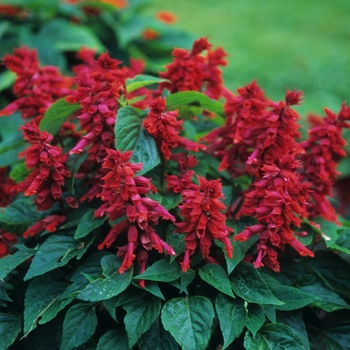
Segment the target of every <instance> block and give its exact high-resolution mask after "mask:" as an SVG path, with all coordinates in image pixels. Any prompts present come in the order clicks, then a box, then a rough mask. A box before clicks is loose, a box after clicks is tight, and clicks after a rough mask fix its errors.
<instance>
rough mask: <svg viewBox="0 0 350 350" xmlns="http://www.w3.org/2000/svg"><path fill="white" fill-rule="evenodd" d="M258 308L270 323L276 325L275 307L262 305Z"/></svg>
mask: <svg viewBox="0 0 350 350" xmlns="http://www.w3.org/2000/svg"><path fill="white" fill-rule="evenodd" d="M260 307H261V309H262V310H263V312H264V314H265V316H266V317H267V319H268V320H269V321H270V322H272V323H276V306H272V305H264V304H262V305H260Z"/></svg>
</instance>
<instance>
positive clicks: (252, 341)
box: [244, 323, 305, 350]
mask: <svg viewBox="0 0 350 350" xmlns="http://www.w3.org/2000/svg"><path fill="white" fill-rule="evenodd" d="M244 347H245V348H246V349H249V350H279V349H288V350H305V348H304V346H303V343H302V341H301V339H300V337H299V336H298V334H297V333H296V332H295V331H294V329H292V328H290V327H288V326H286V325H284V324H281V323H269V324H266V325H265V326H263V327H262V328H261V329H260V331H259V332H258V334H257V335H256V336H255V337H253V336H252V334H251V333H250V332H247V333H246V335H245V338H244Z"/></svg>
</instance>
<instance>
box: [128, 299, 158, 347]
mask: <svg viewBox="0 0 350 350" xmlns="http://www.w3.org/2000/svg"><path fill="white" fill-rule="evenodd" d="M123 308H124V309H125V311H126V316H125V318H124V323H125V330H126V332H127V334H128V339H129V347H130V348H131V347H133V346H134V345H135V344H136V343H137V341H138V340H139V339H140V337H141V335H142V334H143V333H145V332H146V331H148V330H149V328H150V327H151V326H152V324H153V323H154V321H155V320H156V319H157V317H158V316H159V313H160V309H161V302H160V300H159V299H158V298H155V297H153V296H151V297H148V298H139V299H137V300H134V301H132V302H130V303H128V304H125V305H124V306H123Z"/></svg>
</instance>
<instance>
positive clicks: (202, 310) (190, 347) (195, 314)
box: [162, 296, 214, 350]
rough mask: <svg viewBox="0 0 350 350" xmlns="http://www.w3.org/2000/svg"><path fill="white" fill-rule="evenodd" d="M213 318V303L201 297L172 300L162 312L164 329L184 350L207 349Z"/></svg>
mask: <svg viewBox="0 0 350 350" xmlns="http://www.w3.org/2000/svg"><path fill="white" fill-rule="evenodd" d="M213 318H214V309H213V305H212V303H211V302H210V300H209V299H207V298H204V297H201V296H195V297H186V298H174V299H171V300H169V301H168V302H167V303H166V304H165V305H164V307H163V310H162V322H163V325H164V328H165V329H166V330H167V331H169V332H170V333H171V335H172V336H173V337H174V338H175V339H176V341H177V342H178V343H179V344H180V346H181V348H182V349H183V350H204V349H206V348H207V345H208V342H209V338H210V329H211V327H212V324H213Z"/></svg>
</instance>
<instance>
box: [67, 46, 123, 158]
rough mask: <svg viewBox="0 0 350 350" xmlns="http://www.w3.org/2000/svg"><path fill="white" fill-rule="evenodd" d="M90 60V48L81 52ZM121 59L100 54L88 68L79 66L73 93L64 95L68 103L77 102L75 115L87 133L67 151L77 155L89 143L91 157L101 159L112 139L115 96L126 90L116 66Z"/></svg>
mask: <svg viewBox="0 0 350 350" xmlns="http://www.w3.org/2000/svg"><path fill="white" fill-rule="evenodd" d="M81 55H84V58H85V59H86V60H90V61H91V51H84V53H81ZM120 63H121V62H120V61H117V60H115V59H112V58H110V57H109V55H108V54H107V53H103V54H101V55H100V56H99V58H98V59H97V61H96V62H95V63H92V62H90V64H93V65H92V66H91V67H90V68H89V66H85V67H84V66H82V65H80V66H79V68H78V69H77V70H78V71H80V72H81V74H80V75H79V76H78V77H77V78H76V80H75V82H76V84H77V91H76V93H74V94H72V95H71V96H70V97H68V98H67V100H68V101H69V102H72V103H76V102H79V103H80V105H81V108H82V110H81V114H80V115H79V116H78V118H79V120H80V127H81V129H82V130H84V131H85V132H86V135H85V136H83V137H82V139H81V140H80V141H79V142H78V143H77V144H76V146H75V147H74V148H73V149H71V150H70V152H69V153H70V154H79V153H81V152H83V150H84V149H85V148H86V147H87V146H88V145H91V147H90V148H89V150H88V153H89V156H90V159H91V160H97V162H102V160H103V159H104V158H105V156H106V153H105V148H109V147H111V146H112V144H113V142H114V124H115V119H116V112H117V110H118V101H117V100H118V98H119V97H120V94H122V93H124V91H125V86H124V85H125V84H124V82H125V79H126V76H125V71H123V70H122V69H120V68H118V65H119V64H120Z"/></svg>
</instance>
